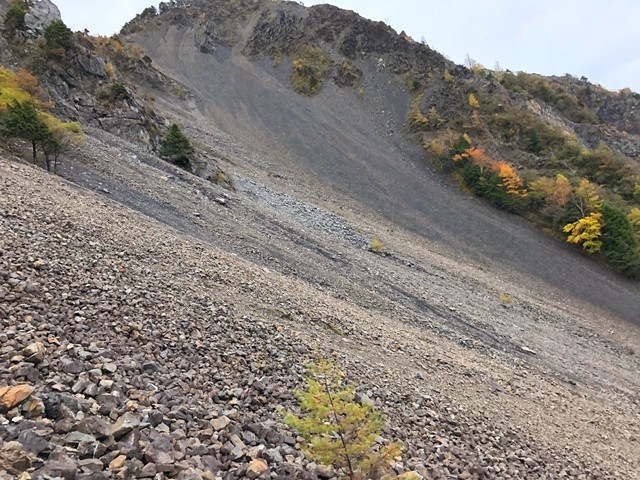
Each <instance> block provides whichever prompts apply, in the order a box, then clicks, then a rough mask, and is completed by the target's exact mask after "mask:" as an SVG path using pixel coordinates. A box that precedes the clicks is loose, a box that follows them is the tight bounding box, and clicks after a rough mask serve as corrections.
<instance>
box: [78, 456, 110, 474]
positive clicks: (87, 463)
mask: <svg viewBox="0 0 640 480" xmlns="http://www.w3.org/2000/svg"><path fill="white" fill-rule="evenodd" d="M78 467H80V469H81V470H82V471H83V472H85V473H88V472H99V471H101V470H103V469H104V465H103V463H102V462H101V461H100V460H98V459H97V458H86V459H84V460H80V461H79V462H78Z"/></svg>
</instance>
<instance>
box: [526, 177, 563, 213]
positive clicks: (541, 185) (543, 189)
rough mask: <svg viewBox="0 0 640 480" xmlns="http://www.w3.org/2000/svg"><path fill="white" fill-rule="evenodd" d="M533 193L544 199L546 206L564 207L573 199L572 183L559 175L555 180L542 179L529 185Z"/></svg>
mask: <svg viewBox="0 0 640 480" xmlns="http://www.w3.org/2000/svg"><path fill="white" fill-rule="evenodd" d="M529 186H530V188H531V190H532V192H533V193H534V194H536V195H539V196H540V197H542V198H543V199H544V201H545V203H546V204H548V205H556V206H558V207H564V206H565V205H566V204H567V203H568V202H569V199H570V198H571V193H572V192H573V187H572V186H571V182H569V180H568V179H567V177H565V176H564V175H562V174H561V173H559V174H558V175H557V176H556V178H555V179H552V178H548V177H541V178H539V179H537V180H535V181H534V182H531V183H530V184H529Z"/></svg>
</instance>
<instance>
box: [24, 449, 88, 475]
mask: <svg viewBox="0 0 640 480" xmlns="http://www.w3.org/2000/svg"><path fill="white" fill-rule="evenodd" d="M77 473H78V464H77V463H76V462H75V461H74V460H72V459H71V458H69V457H68V456H67V455H65V454H64V453H62V452H54V453H52V454H51V455H50V456H49V460H48V461H47V462H46V463H45V464H44V467H43V468H42V469H40V470H39V471H38V472H36V474H35V475H34V477H35V478H47V477H53V478H55V477H62V478H64V479H65V480H75V478H76V475H77Z"/></svg>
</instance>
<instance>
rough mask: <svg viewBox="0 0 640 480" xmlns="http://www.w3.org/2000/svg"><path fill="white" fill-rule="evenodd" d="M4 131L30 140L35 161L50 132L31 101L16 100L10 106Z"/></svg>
mask: <svg viewBox="0 0 640 480" xmlns="http://www.w3.org/2000/svg"><path fill="white" fill-rule="evenodd" d="M3 133H4V134H5V135H6V136H8V137H17V138H23V139H25V140H28V141H30V142H31V150H32V154H33V161H34V162H35V161H36V154H37V149H38V145H40V144H41V143H42V142H44V141H45V140H46V139H47V138H48V136H49V134H50V132H49V129H48V127H47V125H46V124H45V123H44V122H43V121H42V120H41V119H40V117H39V115H38V110H37V109H36V107H35V105H34V104H33V103H31V102H14V103H12V104H11V105H10V106H9V108H8V110H7V113H6V115H5V119H4V128H3Z"/></svg>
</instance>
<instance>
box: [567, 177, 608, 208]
mask: <svg viewBox="0 0 640 480" xmlns="http://www.w3.org/2000/svg"><path fill="white" fill-rule="evenodd" d="M573 203H574V204H575V206H576V207H577V209H578V210H579V211H580V214H581V215H582V216H583V217H585V216H587V215H588V214H589V213H590V212H599V211H600V209H601V208H602V204H603V201H602V198H600V194H599V193H598V187H597V186H596V185H595V184H593V183H591V182H590V181H589V180H587V179H586V178H583V179H582V180H581V181H580V184H579V185H578V187H577V188H576V190H575V192H574V194H573Z"/></svg>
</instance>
